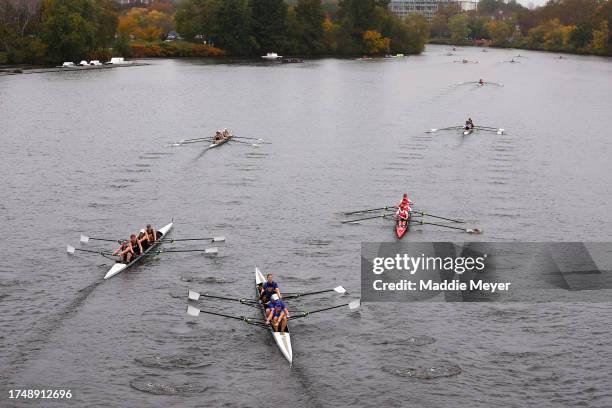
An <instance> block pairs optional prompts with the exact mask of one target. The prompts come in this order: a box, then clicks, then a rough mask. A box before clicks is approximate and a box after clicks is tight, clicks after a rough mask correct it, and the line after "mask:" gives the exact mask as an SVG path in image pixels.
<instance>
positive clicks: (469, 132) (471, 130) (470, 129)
mask: <svg viewBox="0 0 612 408" xmlns="http://www.w3.org/2000/svg"><path fill="white" fill-rule="evenodd" d="M473 131H474V128H469V129H464V130H463V136H467V135H469V134H471V133H472V132H473Z"/></svg>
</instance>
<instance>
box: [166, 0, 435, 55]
mask: <svg viewBox="0 0 612 408" xmlns="http://www.w3.org/2000/svg"><path fill="white" fill-rule="evenodd" d="M388 3H389V1H388V0H386V1H384V0H341V1H339V2H338V3H337V4H335V5H334V4H333V3H330V2H327V3H326V4H323V2H322V1H321V0H297V1H294V2H292V4H289V3H288V2H286V1H284V0H184V1H183V2H182V3H181V4H180V5H179V7H178V9H177V11H176V16H175V21H176V28H177V30H178V32H179V33H181V35H182V36H184V37H185V39H187V40H189V41H198V40H202V41H206V42H208V43H210V44H213V45H215V46H217V47H220V48H222V49H224V50H227V51H228V52H230V53H231V54H234V55H259V54H262V53H265V52H270V51H274V52H278V53H288V54H299V55H321V54H334V55H337V54H352V55H354V54H376V53H406V54H408V53H410V54H412V53H419V52H421V51H422V50H423V48H424V45H425V43H426V41H427V38H428V34H429V31H428V25H427V21H426V20H425V19H424V18H423V17H422V16H418V15H413V16H409V17H408V18H406V19H400V18H398V17H397V16H395V15H393V14H392V13H391V12H390V11H389V8H388Z"/></svg>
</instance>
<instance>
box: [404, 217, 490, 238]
mask: <svg viewBox="0 0 612 408" xmlns="http://www.w3.org/2000/svg"><path fill="white" fill-rule="evenodd" d="M410 224H415V225H435V226H438V227H443V228H450V229H456V230H459V231H463V232H467V233H468V234H476V235H478V234H482V230H480V229H478V228H467V229H466V228H460V227H453V226H451V225H444V224H436V223H433V222H425V221H412V220H411V221H410Z"/></svg>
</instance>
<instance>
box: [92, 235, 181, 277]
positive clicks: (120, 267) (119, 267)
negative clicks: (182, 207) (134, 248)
mask: <svg viewBox="0 0 612 408" xmlns="http://www.w3.org/2000/svg"><path fill="white" fill-rule="evenodd" d="M172 225H173V223H170V224H168V225H166V226H165V227H163V228H161V229H159V230H158V231H157V232H158V233H159V234H158V237H157V239H156V240H155V242H154V243H153V245H151V246H150V247H149V248H147V249H146V250H145V251H144V252H143V253H142V254H140V255H138V256H137V257H136V258H134V259H133V260H132V261H131V262H130V263H127V264H125V263H122V262H117V263H116V264H114V265H113V266H112V267H111V268H110V269H109V271H108V272H107V273H106V275H104V279H110V278H112V277H113V276H115V275H117V274H118V273H120V272H123V271H125V270H126V269H128V268H129V267H131V266H132V265H134V264H135V263H136V262H138V261H139V260H140V259H142V257H144V256H146V255H147V254H148V253H149V252H151V251H152V250H153V249H155V248H156V247H158V246H159V245H160V244H161V243H162V238H163V237H165V236H166V235H167V234H168V232H169V231H170V230H171V229H172Z"/></svg>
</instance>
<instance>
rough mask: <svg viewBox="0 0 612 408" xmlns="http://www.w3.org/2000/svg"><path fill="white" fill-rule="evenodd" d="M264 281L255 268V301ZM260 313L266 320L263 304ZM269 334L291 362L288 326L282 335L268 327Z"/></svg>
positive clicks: (291, 351) (291, 354) (291, 352)
mask: <svg viewBox="0 0 612 408" xmlns="http://www.w3.org/2000/svg"><path fill="white" fill-rule="evenodd" d="M265 281H266V278H264V276H263V274H262V273H261V271H260V270H259V268H257V267H255V299H257V300H259V288H261V285H263V283H264V282H265ZM261 313H262V315H263V317H264V319H265V318H266V308H265V306H264V305H263V304H261ZM270 334H272V337H273V338H274V341H275V342H276V345H277V346H278V348H279V350H280V351H281V353H283V356H285V358H286V359H287V361H289V362H290V363H291V362H292V361H293V350H292V349H291V337H290V335H289V325H287V327H286V328H285V332H284V333H279V332H275V331H274V329H273V328H272V326H270Z"/></svg>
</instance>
